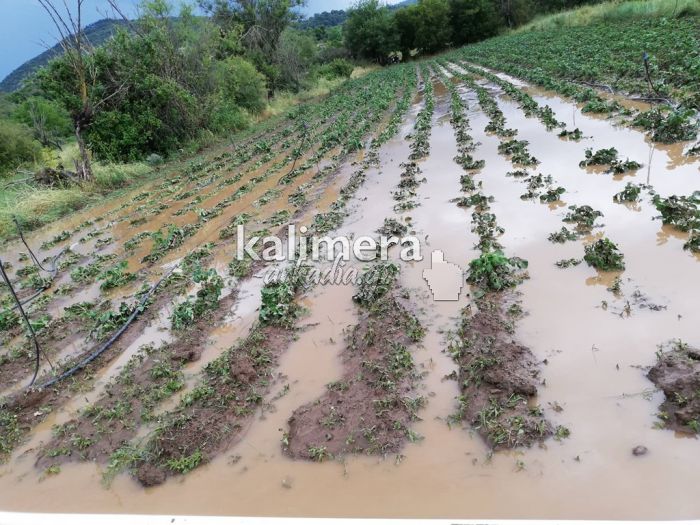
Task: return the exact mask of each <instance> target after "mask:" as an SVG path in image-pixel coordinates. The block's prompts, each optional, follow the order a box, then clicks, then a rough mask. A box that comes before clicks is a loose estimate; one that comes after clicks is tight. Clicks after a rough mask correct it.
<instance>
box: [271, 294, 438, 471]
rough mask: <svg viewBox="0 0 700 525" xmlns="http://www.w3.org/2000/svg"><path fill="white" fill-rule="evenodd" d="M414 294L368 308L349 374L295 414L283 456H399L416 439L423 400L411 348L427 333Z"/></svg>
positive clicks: (346, 367)
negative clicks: (418, 316) (411, 298)
mask: <svg viewBox="0 0 700 525" xmlns="http://www.w3.org/2000/svg"><path fill="white" fill-rule="evenodd" d="M412 309H413V308H412V306H411V305H410V302H409V299H408V294H407V293H405V292H402V291H401V290H399V289H393V290H391V291H390V292H389V293H388V294H387V295H385V296H384V297H382V298H381V299H379V300H378V301H377V302H376V303H375V304H374V305H373V306H371V307H369V308H363V309H362V311H361V313H360V317H359V322H358V324H357V325H356V326H355V327H354V328H353V329H352V330H351V331H350V333H349V334H348V337H347V343H346V347H345V348H344V350H343V351H342V353H341V356H340V358H341V360H342V364H343V374H342V376H341V377H340V378H338V379H337V380H336V381H334V382H332V383H329V384H328V385H327V389H328V391H327V392H326V393H325V394H324V395H323V396H321V397H320V398H318V399H316V400H315V401H312V402H310V403H308V404H306V405H304V406H302V407H299V408H297V409H296V410H294V412H293V414H292V416H291V418H290V419H289V430H288V434H287V436H286V438H285V440H284V442H283V449H284V451H285V453H286V454H287V455H288V456H289V457H291V458H295V459H307V460H313V461H323V460H325V459H329V458H335V459H339V458H342V457H344V456H346V455H348V454H375V455H386V454H389V453H397V452H399V451H400V450H401V448H402V446H403V444H404V443H405V442H406V441H407V440H408V439H410V438H412V436H413V434H412V430H411V426H412V422H413V421H415V419H416V418H417V411H418V409H419V408H420V407H421V406H422V405H423V403H424V400H423V399H422V398H421V397H420V395H419V394H417V391H416V385H417V382H418V380H419V373H418V371H417V370H416V367H415V364H414V362H413V358H412V357H411V355H410V348H411V347H412V346H414V345H415V343H416V340H417V339H420V338H421V337H422V332H423V329H422V328H421V326H420V323H419V321H418V320H417V319H416V317H415V316H414V314H412V313H411V310H412Z"/></svg>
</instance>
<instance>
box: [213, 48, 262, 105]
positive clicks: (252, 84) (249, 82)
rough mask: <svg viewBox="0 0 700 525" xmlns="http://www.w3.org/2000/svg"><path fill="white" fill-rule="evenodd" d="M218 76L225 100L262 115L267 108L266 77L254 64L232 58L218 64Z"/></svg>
mask: <svg viewBox="0 0 700 525" xmlns="http://www.w3.org/2000/svg"><path fill="white" fill-rule="evenodd" d="M217 76H218V81H219V83H220V85H221V88H220V89H221V95H222V97H223V100H225V101H227V102H233V103H234V104H235V105H236V106H238V107H241V108H243V109H245V110H248V111H250V112H251V113H260V112H261V111H262V110H263V109H264V108H265V103H266V95H267V93H266V89H265V77H263V75H262V74H261V73H259V72H258V71H257V70H256V69H255V66H253V64H251V63H250V62H248V61H247V60H245V59H243V58H241V57H231V58H228V59H226V60H223V61H221V62H220V63H219V64H218V72H217Z"/></svg>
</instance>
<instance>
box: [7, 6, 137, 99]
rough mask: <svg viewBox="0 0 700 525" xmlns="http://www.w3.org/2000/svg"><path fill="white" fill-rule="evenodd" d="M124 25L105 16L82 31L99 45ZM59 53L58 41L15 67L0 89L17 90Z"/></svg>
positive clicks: (122, 21)
mask: <svg viewBox="0 0 700 525" xmlns="http://www.w3.org/2000/svg"><path fill="white" fill-rule="evenodd" d="M126 26H127V22H125V21H124V20H122V19H112V18H105V19H103V20H99V21H97V22H95V23H94V24H90V25H89V26H86V27H85V29H84V33H85V36H86V37H87V39H88V40H89V41H90V43H91V44H92V45H93V46H99V45H101V44H103V43H104V42H105V41H107V39H108V38H110V37H111V36H112V35H113V34H114V33H115V32H116V31H117V29H118V28H120V27H126ZM61 53H63V48H62V47H61V44H60V43H58V44H56V45H55V46H53V47H52V48H51V49H47V50H46V51H44V52H43V53H41V54H40V55H37V56H35V57H34V58H32V59H31V60H28V61H27V62H25V63H24V64H22V65H21V66H19V67H18V68H17V69H15V70H14V71H13V72H12V73H10V74H9V75H7V76H6V77H5V79H4V80H3V81H2V82H0V91H4V92H6V93H10V92H12V91H16V90H18V89H19V88H20V87H22V82H23V81H24V80H25V79H26V78H27V77H29V76H30V75H32V74H33V73H34V72H35V71H37V70H38V69H39V68H41V67H43V66H45V65H46V64H48V63H49V60H51V59H52V58H54V57H56V56H58V55H60V54H61Z"/></svg>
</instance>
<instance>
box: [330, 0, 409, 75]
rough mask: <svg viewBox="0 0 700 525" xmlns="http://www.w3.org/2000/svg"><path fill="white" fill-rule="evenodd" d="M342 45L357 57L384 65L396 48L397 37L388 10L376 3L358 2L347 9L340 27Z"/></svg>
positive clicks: (363, 0)
mask: <svg viewBox="0 0 700 525" xmlns="http://www.w3.org/2000/svg"><path fill="white" fill-rule="evenodd" d="M343 34H344V36H345V45H346V46H347V48H348V50H349V51H350V53H351V54H352V55H353V56H354V57H356V58H366V59H368V60H372V61H374V62H379V63H380V64H383V63H386V61H387V60H388V58H389V54H390V53H391V52H392V51H396V50H397V49H398V44H399V41H398V35H397V32H396V25H395V21H394V18H393V16H392V15H391V13H390V12H389V9H388V8H386V7H385V6H380V4H379V0H361V1H360V2H358V3H357V5H355V7H353V8H352V9H349V10H348V20H347V22H345V26H344V27H343Z"/></svg>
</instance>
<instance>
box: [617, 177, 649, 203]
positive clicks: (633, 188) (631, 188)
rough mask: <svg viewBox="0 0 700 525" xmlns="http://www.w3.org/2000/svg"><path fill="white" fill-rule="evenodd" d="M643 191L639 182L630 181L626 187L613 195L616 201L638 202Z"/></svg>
mask: <svg viewBox="0 0 700 525" xmlns="http://www.w3.org/2000/svg"><path fill="white" fill-rule="evenodd" d="M641 193H642V187H641V186H639V185H637V184H632V183H631V182H628V183H627V185H626V186H625V189H624V190H622V191H621V192H620V193H616V194H615V195H614V196H613V200H614V201H615V202H620V203H622V202H637V201H638V200H639V195H640V194H641Z"/></svg>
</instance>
